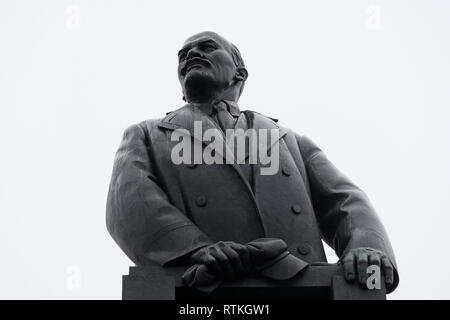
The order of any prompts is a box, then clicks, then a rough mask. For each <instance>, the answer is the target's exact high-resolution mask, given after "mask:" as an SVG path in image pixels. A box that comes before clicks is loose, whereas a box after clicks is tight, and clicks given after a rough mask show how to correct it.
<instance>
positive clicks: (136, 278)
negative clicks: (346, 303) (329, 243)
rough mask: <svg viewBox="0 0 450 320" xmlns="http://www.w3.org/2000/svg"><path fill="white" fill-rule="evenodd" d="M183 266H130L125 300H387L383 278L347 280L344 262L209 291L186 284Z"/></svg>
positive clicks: (237, 283) (126, 281)
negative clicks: (375, 283)
mask: <svg viewBox="0 0 450 320" xmlns="http://www.w3.org/2000/svg"><path fill="white" fill-rule="evenodd" d="M184 271H185V268H184V267H171V268H161V267H157V266H154V267H153V266H151V267H130V272H129V275H126V276H123V286H122V299H124V300H196V299H201V300H240V299H246V300H249V299H254V300H259V299H269V300H304V299H307V300H311V299H312V300H316V299H322V300H330V299H331V300H385V299H386V290H385V287H384V279H381V280H382V281H381V283H383V285H382V286H381V289H373V290H369V289H367V288H366V287H362V286H360V285H359V284H357V283H353V284H349V283H347V282H346V281H345V279H344V277H343V274H342V270H341V266H340V265H336V264H320V265H310V266H309V267H308V268H307V269H305V270H304V271H302V272H300V274H299V275H297V276H296V277H294V278H292V279H289V280H286V281H275V280H271V279H267V278H264V277H261V276H258V275H252V276H248V277H246V278H244V279H240V280H237V281H233V282H227V283H224V284H222V285H221V286H220V287H219V288H217V289H216V290H215V291H214V292H213V293H212V294H210V295H206V294H204V293H202V292H199V291H197V290H195V289H190V288H186V287H184V286H183V284H182V282H181V275H182V274H183V273H184Z"/></svg>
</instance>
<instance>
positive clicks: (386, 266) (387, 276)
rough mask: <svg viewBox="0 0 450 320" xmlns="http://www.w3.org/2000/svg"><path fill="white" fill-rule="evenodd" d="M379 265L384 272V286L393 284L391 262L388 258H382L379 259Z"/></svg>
mask: <svg viewBox="0 0 450 320" xmlns="http://www.w3.org/2000/svg"><path fill="white" fill-rule="evenodd" d="M381 265H382V268H383V272H384V282H386V284H393V283H394V267H393V266H392V263H391V261H390V260H389V258H388V257H386V256H383V257H381Z"/></svg>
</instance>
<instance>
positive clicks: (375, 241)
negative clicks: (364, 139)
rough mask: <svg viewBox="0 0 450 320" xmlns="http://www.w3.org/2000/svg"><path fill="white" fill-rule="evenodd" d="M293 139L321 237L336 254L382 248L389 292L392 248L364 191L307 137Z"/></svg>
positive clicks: (394, 284)
mask: <svg viewBox="0 0 450 320" xmlns="http://www.w3.org/2000/svg"><path fill="white" fill-rule="evenodd" d="M297 142H298V145H299V148H300V152H301V153H302V157H303V160H304V163H305V168H306V172H307V175H308V180H309V184H310V189H311V197H312V201H313V206H314V210H315V214H316V217H317V220H318V223H319V227H320V230H321V233H322V237H323V239H324V240H325V241H326V242H327V243H328V244H329V245H330V246H331V247H332V248H333V249H334V250H335V252H336V254H337V255H338V256H339V257H343V256H344V255H345V254H346V253H347V252H348V251H349V250H351V249H354V248H361V247H370V248H374V249H378V250H380V251H382V252H384V253H385V254H386V255H387V256H388V257H389V259H390V261H391V262H392V264H393V265H394V283H393V284H392V285H391V286H390V287H389V288H387V291H388V292H392V291H393V290H394V289H395V288H396V287H397V285H398V282H399V277H398V272H397V265H396V261H395V257H394V252H393V250H392V247H391V244H390V241H389V238H388V236H387V233H386V231H385V229H384V227H383V225H382V223H381V221H380V219H379V218H378V216H377V214H376V212H375V210H374V209H373V207H372V205H371V203H370V201H369V199H368V198H367V196H366V194H365V193H364V192H363V191H362V190H361V189H360V188H358V187H357V186H356V185H355V184H353V183H352V182H351V181H350V180H349V179H348V178H347V177H346V176H345V175H343V174H342V173H341V172H340V171H339V170H338V169H337V168H336V167H335V166H334V165H333V164H332V163H331V162H330V161H329V160H328V159H327V157H326V156H325V154H324V153H323V152H322V150H320V149H319V148H318V147H317V146H316V145H315V144H314V142H312V141H311V140H310V139H309V138H307V137H305V136H297Z"/></svg>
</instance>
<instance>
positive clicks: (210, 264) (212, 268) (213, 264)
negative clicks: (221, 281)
mask: <svg viewBox="0 0 450 320" xmlns="http://www.w3.org/2000/svg"><path fill="white" fill-rule="evenodd" d="M203 264H204V265H205V266H206V268H207V269H208V271H209V272H211V273H212V274H213V275H215V276H221V275H222V270H221V269H220V266H219V262H218V261H217V260H216V259H215V258H214V257H213V256H212V255H211V254H209V252H208V253H207V254H205V255H204V257H203Z"/></svg>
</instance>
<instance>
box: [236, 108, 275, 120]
mask: <svg viewBox="0 0 450 320" xmlns="http://www.w3.org/2000/svg"><path fill="white" fill-rule="evenodd" d="M244 112H248V113H252V114H253V115H254V116H255V117H259V118H266V119H270V120H272V121H273V122H278V119H276V118H272V117H269V116H266V115H265V114H262V113H260V112H257V111H253V110H246V111H244Z"/></svg>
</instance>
